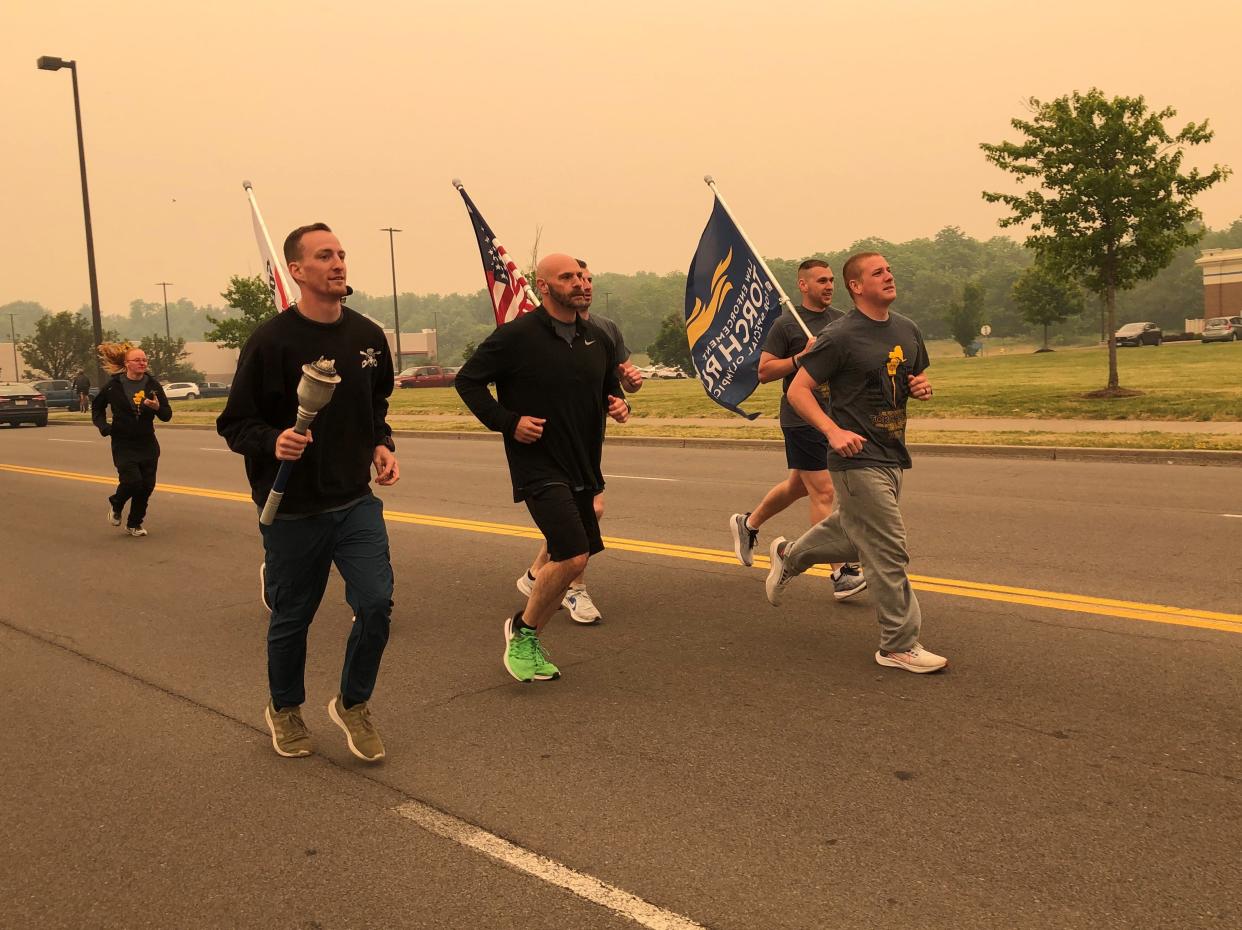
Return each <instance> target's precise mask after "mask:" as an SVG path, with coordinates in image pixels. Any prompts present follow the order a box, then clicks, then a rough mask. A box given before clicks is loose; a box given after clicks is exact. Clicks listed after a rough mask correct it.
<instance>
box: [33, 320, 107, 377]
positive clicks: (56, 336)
mask: <svg viewBox="0 0 1242 930" xmlns="http://www.w3.org/2000/svg"><path fill="white" fill-rule="evenodd" d="M110 336H111V337H115V334H113V333H107V334H105V336H104V340H105V341H107V340H108V338H109V337H110ZM17 351H19V352H20V353H21V354H22V358H24V359H25V360H26V364H27V365H28V366H30V367H29V368H27V369H26V370H25V371H24V372H23V374H22V377H23V378H69V377H72V376H73V375H74V374H76V373H77V372H78V371H79V370H80V369H83V370H86V371H94V370H95V360H94V355H95V336H94V332H93V329H92V327H91V324H90V321H89V320H87V319H85V318H84V317H81V316H79V315H78V314H76V313H70V312H69V311H68V310H65V311H63V312H61V313H57V314H54V315H48V316H45V317H41V318H39V319H38V320H36V321H35V331H34V334H33V335H31V336H30V337H28V338H26V339H18V340H17Z"/></svg>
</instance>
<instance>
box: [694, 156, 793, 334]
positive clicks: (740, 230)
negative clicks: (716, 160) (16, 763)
mask: <svg viewBox="0 0 1242 930" xmlns="http://www.w3.org/2000/svg"><path fill="white" fill-rule="evenodd" d="M703 181H704V183H705V184H707V186H708V187H710V188H711V189H712V193H713V194H714V195H715V196H716V199H717V200H718V201H720V206H721V207H723V208H724V212H725V213H727V214H728V215H729V219H730V220H732V221H733V225H734V226H735V227H737V231H738V233H739V234H740V235H741V237H742V241H743V242H745V243H746V245H747V246H748V247H749V248H750V250H751V252H753V253H754V255H755V258H757V259H759V265H760V267H762V268H763V271H764V273H765V274H766V275H767V276H768V280H770V281H771V282H772V286H773V287H774V288H776V293H778V294H780V295H781V299H780V302H781V303H783V304H784V305H785V306H786V307H787V308H788V309H789V312H790V314H791V315H792V316H793V318H794V319H795V320H797V321H798V325H799V326H801V327H802V332H804V333H806V338H807V340H808V341H810V342H814V341H815V337H814V336H812V335H811V331H810V330H809V329H808V328H807V325H806V323H805V322H804V321H803V319H802V317H801V316H800V315H799V314H798V312H797V311H796V310H795V309H794V305H793V301H791V300H790V299H789V297H788V296H787V295H786V294H785V291H784V289H783V288H782V287H781V283H780V282H779V281H777V280H776V275H774V274H772V269H771V268H769V267H768V263H767V262H765V261H764V260H763V256H762V255H760V254H759V250H758V249H756V248H755V244H754V243H753V242H751V241H750V236H748V235H746V230H744V229H743V228H742V224H741V223H739V222H738V221H737V217H735V216H734V215H733V211H732V210H730V209H729V205H728V204H727V203H725V199H724V198H723V197H721V196H720V191H719V190H717V189H716V179H715V178H713V177H712V176H711V175H710V174H705V175H703Z"/></svg>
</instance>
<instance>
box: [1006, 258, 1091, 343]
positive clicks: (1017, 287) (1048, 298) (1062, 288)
mask: <svg viewBox="0 0 1242 930" xmlns="http://www.w3.org/2000/svg"><path fill="white" fill-rule="evenodd" d="M1013 299H1014V302H1015V303H1016V304H1017V305H1018V309H1019V310H1021V311H1022V318H1023V319H1024V320H1026V321H1027V322H1028V323H1030V324H1032V325H1034V326H1042V327H1043V328H1044V351H1046V352H1047V351H1051V350H1050V349H1049V348H1048V327H1049V326H1051V325H1052V324H1053V323H1064V322H1065V321H1066V320H1068V319H1069V318H1070V317H1072V316H1078V315H1079V314H1080V313H1082V312H1083V310H1085V309H1086V308H1087V304H1086V301H1084V300H1083V297H1082V288H1080V287H1079V286H1078V285H1077V284H1075V283H1074V282H1073V281H1067V280H1065V278H1063V277H1062V276H1061V275H1059V274H1054V273H1052V272H1050V271H1049V270H1048V269H1047V268H1045V267H1044V266H1043V265H1041V264H1039V263H1038V262H1036V263H1035V264H1034V265H1031V267H1030V268H1028V269H1026V271H1024V272H1022V274H1021V275H1019V276H1018V280H1017V281H1015V282H1014V285H1013Z"/></svg>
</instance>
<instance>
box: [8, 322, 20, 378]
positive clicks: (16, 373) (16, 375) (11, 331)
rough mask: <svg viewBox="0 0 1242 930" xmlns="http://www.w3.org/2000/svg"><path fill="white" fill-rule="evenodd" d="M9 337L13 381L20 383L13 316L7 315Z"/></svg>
mask: <svg viewBox="0 0 1242 930" xmlns="http://www.w3.org/2000/svg"><path fill="white" fill-rule="evenodd" d="M9 335H10V338H11V339H12V340H13V380H14V381H20V380H21V379H22V373H21V370H20V369H19V368H18V367H17V326H16V324H15V323H14V322H13V314H11V313H10V314H9Z"/></svg>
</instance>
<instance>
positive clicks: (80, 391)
mask: <svg viewBox="0 0 1242 930" xmlns="http://www.w3.org/2000/svg"><path fill="white" fill-rule="evenodd" d="M73 389H74V390H75V391H76V392H77V395H78V413H89V412H90V409H91V379H90V378H88V377H87V376H86V372H85V371H79V372H78V373H77V374H76V375H74V376H73Z"/></svg>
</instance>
